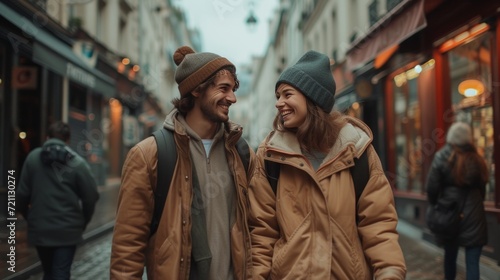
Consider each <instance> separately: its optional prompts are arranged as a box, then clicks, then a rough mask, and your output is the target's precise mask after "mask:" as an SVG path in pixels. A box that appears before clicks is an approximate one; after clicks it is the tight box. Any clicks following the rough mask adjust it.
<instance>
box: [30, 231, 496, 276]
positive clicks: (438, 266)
mask: <svg viewBox="0 0 500 280" xmlns="http://www.w3.org/2000/svg"><path fill="white" fill-rule="evenodd" d="M399 230H400V233H401V236H400V243H401V246H402V248H403V253H404V255H405V258H406V262H407V267H408V273H407V277H406V279H408V280H436V279H442V278H443V275H442V262H443V253H442V250H441V249H440V248H437V247H436V246H433V245H431V244H429V243H427V242H425V241H421V240H419V239H416V238H415V237H414V235H415V234H416V233H417V232H418V230H416V229H415V228H413V227H412V226H410V225H406V224H404V223H400V228H399ZM111 238H112V232H111V231H110V232H109V233H107V234H105V235H103V236H102V237H99V238H97V239H95V240H93V241H90V242H88V243H86V244H85V245H83V246H82V247H80V248H79V249H78V251H77V254H76V257H75V261H74V263H73V268H72V279H75V280H104V279H109V274H108V273H109V272H108V270H109V258H110V251H111ZM463 264H464V259H463V252H461V253H460V255H459V266H458V273H457V278H456V280H465V269H464V265H463ZM42 276H43V274H42V273H38V274H36V275H33V276H31V277H30V278H29V280H40V279H42ZM143 279H146V277H144V278H143ZM481 279H483V280H500V266H497V265H496V264H494V263H493V262H492V261H491V260H488V259H485V258H484V257H483V258H482V259H481Z"/></svg>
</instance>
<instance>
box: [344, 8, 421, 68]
mask: <svg viewBox="0 0 500 280" xmlns="http://www.w3.org/2000/svg"><path fill="white" fill-rule="evenodd" d="M426 25H427V21H426V20H425V13H424V0H404V1H402V2H401V3H399V4H398V6H396V7H394V8H393V9H392V10H391V11H390V12H389V13H387V14H386V15H385V16H384V17H382V18H381V19H380V20H379V21H378V22H377V23H376V24H375V25H373V26H372V27H370V29H369V30H368V31H367V33H366V35H365V36H363V37H360V38H358V39H357V40H355V41H354V42H353V43H352V44H351V46H350V48H349V50H348V51H347V68H348V69H349V70H351V71H352V70H356V69H358V68H360V67H362V66H363V65H365V64H366V63H367V62H368V61H370V60H372V59H374V58H375V56H377V54H379V53H380V52H383V51H385V50H386V49H388V48H390V47H394V45H396V44H399V43H401V42H402V41H404V40H406V39H407V38H408V37H410V36H411V35H413V34H415V33H417V32H418V31H420V30H422V29H423V28H424V27H426Z"/></svg>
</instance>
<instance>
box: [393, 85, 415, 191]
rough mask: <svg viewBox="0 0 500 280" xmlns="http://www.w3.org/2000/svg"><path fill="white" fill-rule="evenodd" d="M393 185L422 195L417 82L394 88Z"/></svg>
mask: <svg viewBox="0 0 500 280" xmlns="http://www.w3.org/2000/svg"><path fill="white" fill-rule="evenodd" d="M394 89H395V90H394V113H395V114H394V116H395V136H396V154H395V156H396V166H397V168H396V183H397V187H398V189H399V190H406V191H411V192H417V193H421V191H422V183H421V180H420V178H421V176H422V168H421V166H422V162H421V160H422V158H421V143H422V141H421V135H422V133H421V126H420V121H421V117H420V113H421V109H420V104H419V102H418V94H417V93H418V91H417V80H416V79H411V80H407V81H405V82H404V83H402V84H400V86H397V85H396V86H395V87H394Z"/></svg>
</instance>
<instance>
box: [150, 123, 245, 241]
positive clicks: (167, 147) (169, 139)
mask: <svg viewBox="0 0 500 280" xmlns="http://www.w3.org/2000/svg"><path fill="white" fill-rule="evenodd" d="M153 136H154V137H155V140H156V145H157V146H158V167H157V179H156V180H157V181H156V187H155V188H154V190H153V191H154V195H155V206H154V212H153V218H152V219H151V229H150V237H151V236H152V235H153V234H154V233H155V232H156V230H157V229H158V224H159V223H160V219H161V214H162V213H163V208H164V207H165V201H166V200H167V195H168V191H169V189H170V181H171V180H172V176H173V175H174V169H175V164H176V162H177V146H176V145H175V141H174V132H173V131H171V130H168V129H165V128H161V129H159V130H157V131H155V132H153ZM236 149H237V150H238V154H239V156H240V158H241V161H242V162H243V166H244V167H245V170H246V171H248V165H249V162H250V147H249V146H248V143H247V142H246V141H245V139H243V138H240V139H239V140H238V142H237V143H236ZM158 170H162V172H158Z"/></svg>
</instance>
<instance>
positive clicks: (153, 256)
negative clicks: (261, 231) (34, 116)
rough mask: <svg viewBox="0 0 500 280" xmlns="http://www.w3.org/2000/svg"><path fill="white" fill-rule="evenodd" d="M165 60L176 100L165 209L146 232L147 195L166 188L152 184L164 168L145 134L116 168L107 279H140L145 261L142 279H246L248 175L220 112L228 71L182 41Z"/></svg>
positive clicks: (226, 98) (227, 92)
mask: <svg viewBox="0 0 500 280" xmlns="http://www.w3.org/2000/svg"><path fill="white" fill-rule="evenodd" d="M173 58H174V61H175V63H176V64H177V65H178V68H177V70H176V73H175V80H176V82H177V83H178V85H179V92H180V98H175V99H174V100H173V101H172V103H173V104H174V106H175V108H174V109H173V110H172V111H171V112H170V113H169V114H168V116H167V117H166V119H165V122H164V124H163V127H164V128H165V129H167V130H170V131H172V132H173V135H174V140H175V143H176V149H177V154H178V158H177V162H176V166H175V169H174V173H173V175H172V179H171V182H170V188H169V193H168V196H167V199H166V202H165V207H164V210H163V213H162V215H161V219H160V221H159V224H158V230H157V231H156V233H154V234H153V235H152V236H151V237H150V229H151V219H152V215H153V212H154V204H155V202H154V193H153V192H154V190H155V188H162V187H166V186H157V185H156V184H157V174H158V173H159V172H165V170H157V167H158V155H157V145H156V143H155V139H154V137H148V138H146V139H145V140H143V141H141V142H140V143H138V144H137V145H136V146H135V147H133V148H132V149H131V150H130V152H129V154H128V155H127V159H126V161H125V163H124V166H123V171H122V186H121V190H120V194H119V201H118V210H117V214H116V224H115V229H114V234H113V243H112V250H111V267H110V278H111V279H140V278H142V275H143V269H144V266H146V271H147V275H148V278H149V279H162V280H163V279H250V278H251V277H252V276H251V255H250V239H249V235H250V233H249V230H248V225H247V220H246V217H247V209H248V203H247V202H248V198H247V181H248V180H247V174H250V173H247V170H245V168H244V165H243V163H242V161H241V159H240V157H239V155H238V153H237V150H236V148H235V144H236V142H237V141H238V139H239V138H240V137H241V134H242V128H241V127H240V126H239V125H237V124H235V123H232V122H230V121H229V117H228V113H229V107H230V106H231V105H232V104H233V103H235V102H236V96H235V94H234V91H236V89H237V88H238V83H239V82H238V79H237V76H236V69H235V67H234V65H233V64H232V63H231V62H230V61H229V60H227V59H226V58H224V57H220V56H218V55H216V54H213V53H195V52H194V51H193V50H192V49H191V48H189V47H187V46H184V47H181V48H179V49H177V51H176V52H175V54H174V57H173ZM249 153H251V156H253V152H252V151H251V150H249ZM249 169H250V170H251V169H252V164H250V168H249ZM196 182H198V183H196ZM194 236H197V237H194Z"/></svg>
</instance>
